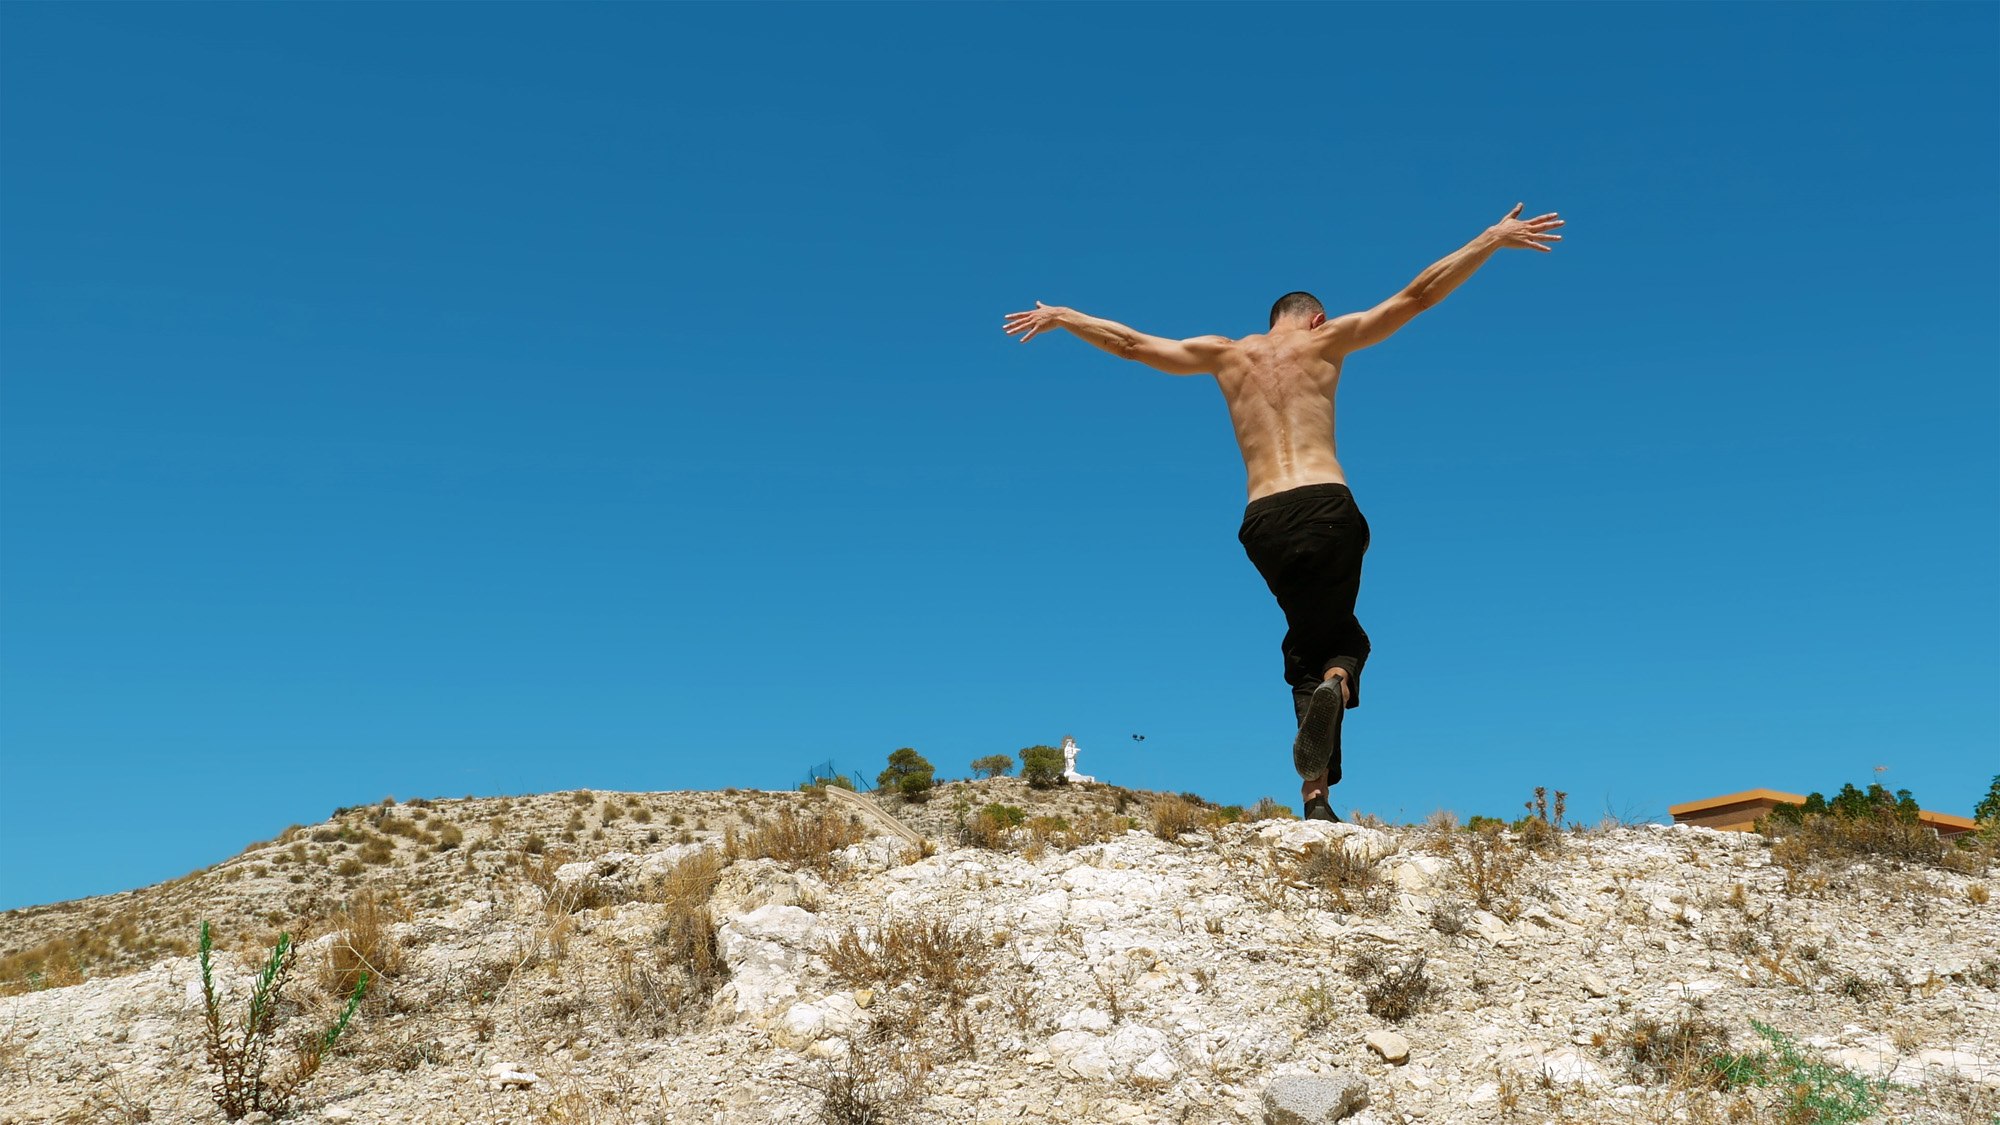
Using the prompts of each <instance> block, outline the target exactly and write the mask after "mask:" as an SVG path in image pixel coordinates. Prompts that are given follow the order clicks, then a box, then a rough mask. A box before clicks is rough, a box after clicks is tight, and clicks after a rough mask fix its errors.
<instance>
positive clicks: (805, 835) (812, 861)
mask: <svg viewBox="0 0 2000 1125" xmlns="http://www.w3.org/2000/svg"><path fill="white" fill-rule="evenodd" d="M867 834H868V833H867V830H866V829H864V828H863V827H862V826H861V821H860V819H859V818H858V817H853V816H840V815H837V814H833V813H818V814H815V815H811V816H801V815H799V814H798V813H796V812H793V811H792V810H791V809H781V810H779V812H778V815H777V816H775V817H773V818H771V819H769V820H760V821H758V822H757V823H756V825H755V826H754V827H753V828H751V829H750V830H748V831H745V832H739V831H738V830H737V829H736V828H734V827H731V828H730V829H728V831H727V832H725V833H724V835H723V840H722V853H723V855H725V856H727V857H728V858H730V859H732V860H738V859H771V860H776V861H777V862H778V863H780V864H782V865H784V866H785V867H788V868H790V869H792V870H794V871H801V870H808V871H814V872H817V873H819V874H821V875H826V874H830V873H831V872H832V870H833V853H835V852H837V851H839V850H841V849H842V848H845V847H848V846H849V845H852V844H858V843H860V842H861V841H862V839H863V838H865V837H866V836H867Z"/></svg>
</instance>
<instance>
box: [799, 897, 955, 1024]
mask: <svg viewBox="0 0 2000 1125" xmlns="http://www.w3.org/2000/svg"><path fill="white" fill-rule="evenodd" d="M991 954H992V947H991V946H990V945H989V944H988V943H987V942H984V941H981V940H980V939H979V937H978V936H977V935H976V934H974V933H973V931H972V930H970V929H968V928H963V927H959V926H954V925H953V924H952V923H951V922H950V921H949V920H947V919H944V918H928V919H923V920H917V919H910V918H896V919H891V920H889V921H885V922H883V923H882V924H881V925H879V926H876V927H874V929H873V931H872V932H871V931H868V930H864V929H862V928H859V927H855V928H850V929H848V930H847V931H846V932H845V933H843V934H842V935H841V936H840V937H839V938H837V939H835V940H834V941H833V942H831V943H829V944H828V945H827V946H826V948H825V949H824V950H822V951H821V955H822V956H823V957H824V958H825V960H826V965H827V968H828V969H829V970H831V971H832V973H833V975H834V976H836V977H838V978H840V979H842V980H844V981H848V982H850V983H853V984H883V985H890V986H893V985H898V984H902V983H904V982H913V983H917V984H919V985H921V986H922V992H923V994H924V995H925V996H927V997H931V998H935V999H941V1000H943V1001H944V1003H945V1005H946V1006H947V1007H948V1008H951V1009H953V1010H956V1009H957V1008H959V1007H960V1006H962V1005H963V1004H964V1003H965V1001H966V1000H967V999H969V998H970V997H971V996H972V994H973V993H974V992H977V991H978V985H979V983H980V982H981V981H982V980H984V979H985V977H986V974H987V971H988V970H989V969H990V968H991V967H992V962H991Z"/></svg>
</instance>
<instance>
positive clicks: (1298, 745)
mask: <svg viewBox="0 0 2000 1125" xmlns="http://www.w3.org/2000/svg"><path fill="white" fill-rule="evenodd" d="M1309 487H1310V488H1312V489H1313V492H1314V493H1315V494H1313V495H1310V496H1300V497H1297V499H1296V502H1294V501H1293V497H1294V496H1295V495H1296V494H1291V493H1288V494H1283V495H1284V496H1285V497H1286V499H1285V501H1283V502H1281V503H1280V504H1275V505H1274V504H1269V503H1267V502H1265V501H1253V502H1252V504H1251V507H1250V509H1248V510H1246V513H1245V519H1244V525H1243V529H1242V531H1241V532H1239V533H1238V538H1239V539H1240V540H1241V541H1242V543H1243V546H1244V549H1245V551H1246V552H1247V553H1248V554H1249V556H1250V561H1251V562H1252V563H1253V564H1255V565H1256V567H1257V571H1258V573H1259V574H1261V575H1262V576H1263V578H1264V582H1265V584H1266V585H1267V586H1269V587H1270V590H1271V594H1272V596H1274V597H1275V598H1277V600H1278V607H1279V608H1280V609H1282V610H1284V613H1285V624H1286V626H1287V628H1286V632H1285V639H1284V643H1283V651H1284V656H1285V681H1286V682H1287V683H1289V684H1291V685H1292V701H1293V707H1294V713H1295V715H1296V717H1297V719H1298V722H1299V737H1298V738H1297V739H1296V740H1295V741H1294V743H1293V747H1292V759H1293V762H1292V764H1293V766H1294V767H1295V768H1296V769H1297V771H1298V774H1299V777H1300V779H1301V782H1302V784H1301V785H1300V792H1301V795H1302V796H1305V797H1306V798H1308V802H1307V810H1306V811H1307V815H1309V816H1318V817H1319V818H1320V819H1332V811H1331V809H1330V808H1328V807H1327V805H1326V800H1325V794H1326V790H1327V788H1328V787H1329V786H1331V785H1333V784H1336V783H1338V782H1339V780H1340V759H1339V738H1338V732H1339V725H1340V720H1341V718H1342V717H1343V715H1344V713H1345V711H1346V709H1347V708H1349V707H1354V706H1357V705H1358V704H1359V703H1360V697H1361V668H1362V666H1363V664H1365V663H1366V661H1367V659H1368V634H1367V633H1365V632H1364V631H1362V629H1361V625H1360V623H1359V622H1358V621H1356V620H1355V618H1354V602H1355V599H1356V598H1357V596H1358V595H1359V593H1360V589H1361V559H1362V555H1363V554H1364V553H1365V552H1366V551H1367V550H1368V539H1369V535H1368V523H1367V521H1366V520H1365V519H1363V518H1362V516H1361V512H1360V510H1359V509H1358V508H1357V507H1356V506H1355V504H1354V499H1353V496H1352V495H1351V494H1350V493H1349V492H1348V491H1347V490H1346V489H1345V488H1341V487H1338V486H1326V487H1325V488H1324V489H1322V488H1321V486H1309ZM1308 719H1310V720H1312V721H1311V722H1310V723H1308Z"/></svg>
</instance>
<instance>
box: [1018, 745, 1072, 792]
mask: <svg viewBox="0 0 2000 1125" xmlns="http://www.w3.org/2000/svg"><path fill="white" fill-rule="evenodd" d="M1064 764H1065V762H1064V759H1063V752H1062V751H1060V750H1058V749H1056V748H1055V747H1053V746H1030V747H1028V748H1027V749H1025V750H1022V751H1021V776H1022V777H1024V778H1026V779H1027V781H1028V786H1029V788H1031V789H1050V788H1053V787H1055V786H1057V785H1060V784H1062V780H1063V766H1064Z"/></svg>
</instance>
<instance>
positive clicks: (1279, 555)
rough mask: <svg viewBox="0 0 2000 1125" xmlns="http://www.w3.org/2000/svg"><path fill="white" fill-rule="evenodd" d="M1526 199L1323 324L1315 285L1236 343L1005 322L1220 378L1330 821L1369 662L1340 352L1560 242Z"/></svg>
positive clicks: (1364, 541)
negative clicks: (1340, 402) (1338, 449)
mask: <svg viewBox="0 0 2000 1125" xmlns="http://www.w3.org/2000/svg"><path fill="white" fill-rule="evenodd" d="M1521 208H1522V205H1521V204H1518V203H1517V204H1515V205H1514V209H1513V210H1512V211H1509V212H1508V213H1507V214H1506V215H1505V216H1504V217H1503V218H1501V220H1500V221H1499V222H1497V223H1495V224H1493V225H1492V226H1491V227H1488V228H1487V229H1486V230H1485V231H1483V232H1481V233H1480V235H1479V237H1478V238H1475V239H1473V240H1472V241H1471V242H1468V243H1466V244H1465V245H1464V246H1463V247H1461V248H1460V249H1459V250H1458V251H1457V252H1455V253H1453V254H1452V255H1450V256H1449V257H1447V258H1444V259H1443V260H1441V261H1439V262H1437V263H1436V264H1435V265H1433V266H1431V267H1430V268H1429V269H1427V270H1425V271H1424V272H1422V273H1420V274H1418V275H1417V278H1416V280H1415V281H1412V282H1410V283H1409V284H1408V285H1406V286H1404V287H1403V290H1402V292H1400V293H1397V294H1396V295H1395V296H1393V297H1391V298H1389V299H1388V300H1386V301H1384V302H1382V303H1381V304H1379V305H1376V306H1375V307H1374V308H1372V309H1369V310H1367V311H1366V312H1356V313H1349V314H1347V315H1346V316H1340V317H1335V318H1333V319H1331V320H1329V319H1327V315H1326V309H1325V307H1323V306H1322V305H1321V304H1320V303H1319V300H1318V299H1317V298H1315V297H1314V296H1313V295H1312V294H1310V293H1287V294H1285V295H1284V296H1282V297H1280V298H1278V303H1277V304H1275V305H1272V306H1271V324H1270V330H1269V331H1268V332H1265V333H1263V334H1262V335H1257V334H1252V335H1249V336H1245V337H1243V338H1242V339H1239V340H1232V339H1229V338H1228V337H1226V336H1196V337H1194V338H1192V339H1188V340H1167V339H1162V338H1160V337H1158V336H1148V335H1146V334H1145V333H1143V332H1138V331H1134V330H1133V329H1131V328H1127V327H1126V326H1124V325H1122V324H1119V323H1117V322H1115V321H1110V320H1101V319H1099V318H1097V317H1094V316H1085V315H1084V314H1082V313H1080V312H1077V311H1076V310H1075V309H1066V308H1061V307H1057V306H1050V305H1045V304H1043V303H1041V302H1040V301H1036V302H1035V307H1034V308H1033V309H1031V310H1029V311H1027V312H1017V313H1010V314H1009V315H1008V317H1007V323H1006V329H1007V332H1008V333H1009V334H1013V335H1019V336H1020V338H1021V342H1022V343H1026V342H1028V341H1029V340H1032V339H1034V338H1035V336H1036V335H1038V334H1040V333H1043V332H1047V331H1050V330H1052V329H1056V328H1067V329H1069V331H1070V332H1072V333H1074V334H1075V335H1077V336H1080V337H1082V338H1083V339H1085V340H1087V341H1089V342H1090V343H1092V344H1095V345H1097V346H1098V347H1100V348H1103V349H1104V350H1105V351H1107V352H1110V353H1111V354H1112V355H1116V356H1123V357H1124V358H1126V359H1135V360H1138V361H1139V362H1140V363H1143V364H1146V365H1147V366H1149V367H1155V368H1158V369H1159V370H1161V371H1164V372H1166V373H1167V374H1169V375H1213V376H1215V381H1216V383H1217V384H1218V385H1219V386H1221V388H1222V397H1223V401H1225V402H1227V403H1228V404H1229V419H1230V421H1231V423H1233V424H1234V425H1235V427H1236V444H1237V447H1238V448H1239V449H1241V450H1242V453H1243V468H1244V470H1245V471H1246V472H1247V473H1248V475H1249V484H1250V504H1249V507H1247V508H1246V509H1244V512H1243V527H1242V530H1241V531H1239V532H1238V533H1237V538H1238V540H1240V541H1241V542H1242V544H1243V549H1244V550H1245V552H1247V553H1248V554H1249V556H1250V561H1251V563H1252V564H1254V565H1255V566H1256V567H1257V571H1258V573H1259V574H1261V575H1263V577H1264V583H1265V584H1266V585H1267V586H1269V587H1270V588H1271V593H1272V594H1273V595H1274V596H1275V597H1276V598H1277V599H1278V606H1279V608H1281V609H1283V610H1284V611H1285V625H1286V627H1287V628H1286V632H1285V640H1284V654H1285V682H1286V683H1288V684H1290V685H1291V687H1292V706H1293V710H1294V711H1295V712H1296V715H1297V718H1298V723H1299V732H1298V737H1297V738H1296V739H1295V740H1294V741H1293V743H1292V765H1293V767H1294V768H1295V769H1297V770H1298V774H1299V777H1300V778H1302V779H1303V780H1302V781H1301V783H1300V785H1299V796H1300V797H1302V798H1303V799H1304V801H1305V815H1306V816H1307V817H1308V818H1309V819H1313V820H1337V819H1339V818H1338V817H1336V816H1334V815H1333V808H1332V805H1331V804H1330V803H1329V801H1328V799H1327V793H1328V788H1329V787H1330V786H1332V785H1336V784H1338V783H1339V782H1340V725H1341V717H1342V715H1343V714H1345V712H1346V710H1347V708H1349V707H1355V706H1359V705H1360V703H1361V668H1362V665H1364V664H1366V663H1367V661H1368V634H1367V633H1365V632H1363V631H1362V629H1361V623H1360V622H1359V621H1356V620H1355V618H1354V599H1355V596H1356V595H1357V594H1358V593H1360V590H1361V556H1362V554H1363V553H1364V552H1366V551H1367V550H1368V521H1367V520H1365V519H1363V518H1362V516H1361V511H1360V509H1358V508H1356V507H1355V506H1354V496H1353V494H1352V493H1350V492H1349V491H1348V490H1347V476H1346V474H1345V473H1343V472H1341V469H1340V460H1339V459H1338V458H1337V457H1336V456H1335V455H1334V438H1333V396H1334V391H1335V390H1336V389H1337V388H1338V387H1339V385H1340V368H1341V364H1342V363H1343V362H1344V361H1345V360H1346V358H1347V356H1348V353H1350V352H1356V351H1360V350H1361V349H1362V348H1365V347H1368V346H1369V345H1371V344H1379V343H1381V342H1382V341H1384V340H1386V339H1388V338H1389V337H1390V336H1391V335H1392V334H1394V333H1395V331H1396V330H1397V329H1398V328H1401V327H1402V326H1403V325H1405V324H1408V323H1409V322H1410V320H1411V318H1413V317H1415V316H1416V315H1417V314H1418V313H1420V312H1422V311H1424V310H1425V309H1427V308H1430V307H1431V306H1432V305H1435V304H1437V303H1438V302H1439V301H1442V300H1444V298H1445V294H1447V293H1450V292H1451V291H1452V290H1453V289H1456V288H1458V286H1459V283H1461V282H1463V281H1464V280H1465V279H1466V278H1468V277H1471V276H1472V275H1473V273H1474V271H1476V270H1478V269H1479V267H1480V266H1482V265H1485V264H1486V259H1488V258H1490V257H1492V256H1493V252H1494V251H1495V250H1501V249H1506V248H1522V249H1529V250H1540V251H1542V252H1543V253H1547V252H1548V251H1549V250H1550V249H1552V247H1551V245H1550V244H1551V243H1554V242H1560V241H1562V236H1561V235H1559V234H1555V233H1552V232H1553V231H1555V229H1556V228H1558V227H1560V226H1562V225H1563V223H1562V220H1561V219H1559V218H1557V217H1556V214H1555V212H1553V211H1551V212H1550V213H1548V214H1546V215H1541V216H1538V217H1536V218H1533V219H1523V218H1521Z"/></svg>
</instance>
